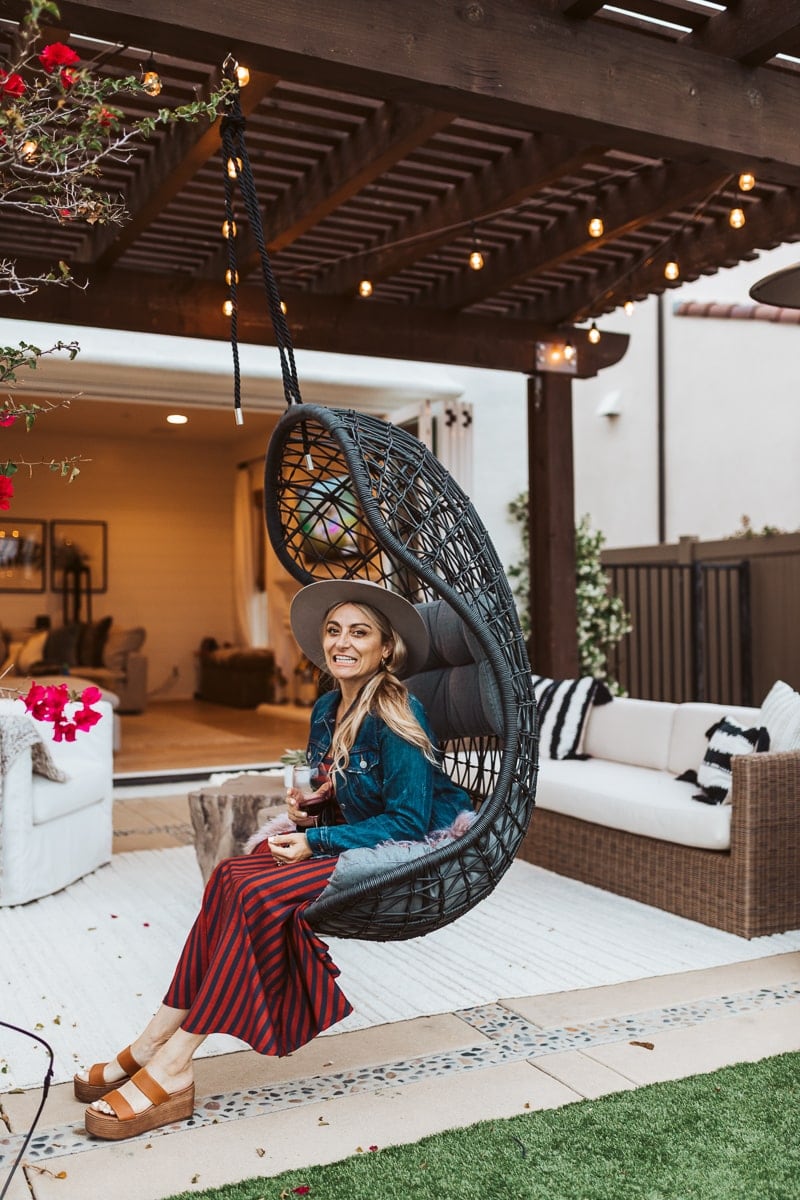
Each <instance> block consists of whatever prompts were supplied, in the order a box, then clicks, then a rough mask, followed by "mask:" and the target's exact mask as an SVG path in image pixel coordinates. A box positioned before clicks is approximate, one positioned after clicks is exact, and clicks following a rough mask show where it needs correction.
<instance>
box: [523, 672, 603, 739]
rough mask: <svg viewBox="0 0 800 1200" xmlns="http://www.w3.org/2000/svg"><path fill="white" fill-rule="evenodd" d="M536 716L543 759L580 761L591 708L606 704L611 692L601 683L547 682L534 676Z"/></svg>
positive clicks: (587, 678)
mask: <svg viewBox="0 0 800 1200" xmlns="http://www.w3.org/2000/svg"><path fill="white" fill-rule="evenodd" d="M532 678H533V694H534V697H535V699H536V709H537V712H538V714H539V753H540V754H541V755H542V757H543V758H581V757H585V756H583V755H581V753H580V750H581V743H582V740H583V729H584V726H585V724H586V718H587V717H588V715H589V709H590V708H591V706H592V704H607V703H608V701H609V700H611V698H612V697H611V692H610V691H609V690H608V688H607V687H606V685H605V684H604V683H603V681H602V679H593V678H592V677H591V675H584V676H583V677H582V678H581V679H548V678H547V677H546V676H545V675H534V676H533V677H532Z"/></svg>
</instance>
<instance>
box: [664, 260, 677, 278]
mask: <svg viewBox="0 0 800 1200" xmlns="http://www.w3.org/2000/svg"><path fill="white" fill-rule="evenodd" d="M680 273H681V269H680V267H679V266H678V264H677V262H676V261H675V259H674V258H671V259H670V260H669V262H668V263H667V265H666V266H665V267H664V278H665V279H669V280H671V281H674V280H675V279H677V278H678V276H679V275H680Z"/></svg>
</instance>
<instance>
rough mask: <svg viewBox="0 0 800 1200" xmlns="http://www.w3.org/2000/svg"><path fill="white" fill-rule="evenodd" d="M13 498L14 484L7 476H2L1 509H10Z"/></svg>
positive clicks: (0, 486)
mask: <svg viewBox="0 0 800 1200" xmlns="http://www.w3.org/2000/svg"><path fill="white" fill-rule="evenodd" d="M13 497H14V485H13V483H12V482H11V480H10V479H9V478H8V476H7V475H0V508H10V507H11V500H12V499H13Z"/></svg>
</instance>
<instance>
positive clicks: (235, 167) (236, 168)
mask: <svg viewBox="0 0 800 1200" xmlns="http://www.w3.org/2000/svg"><path fill="white" fill-rule="evenodd" d="M241 169H242V160H241V159H240V158H237V159H235V160H234V159H232V158H229V159H228V179H236V178H237V177H238V175H239V172H240V171H241Z"/></svg>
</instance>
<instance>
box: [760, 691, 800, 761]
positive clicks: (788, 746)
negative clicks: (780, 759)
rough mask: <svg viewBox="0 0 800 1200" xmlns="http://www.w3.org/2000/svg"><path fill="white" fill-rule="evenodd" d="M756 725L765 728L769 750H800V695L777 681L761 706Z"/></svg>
mask: <svg viewBox="0 0 800 1200" xmlns="http://www.w3.org/2000/svg"><path fill="white" fill-rule="evenodd" d="M758 723H759V724H761V725H766V727H767V733H768V734H769V748H770V750H773V751H782V750H800V695H798V693H797V692H796V691H795V690H794V688H791V687H789V684H788V683H784V682H783V680H782V679H779V680H778V681H777V683H774V684H773V685H772V687H771V688H770V690H769V692H768V694H767V697H766V699H765V700H764V703H763V704H762V705H761V715H760V717H759V721H758Z"/></svg>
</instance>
